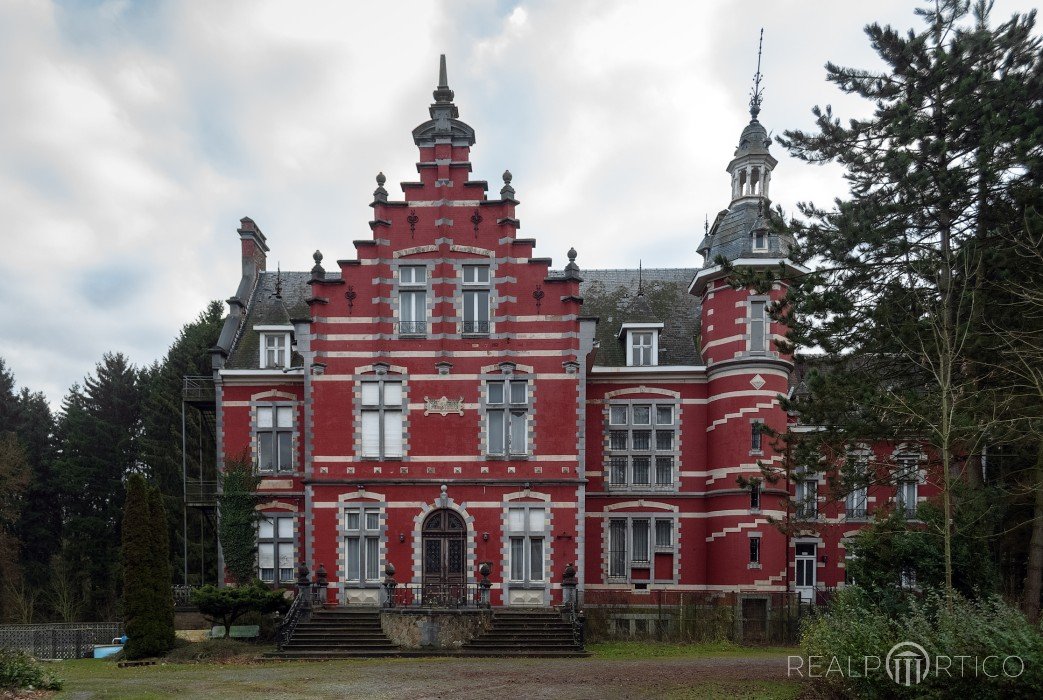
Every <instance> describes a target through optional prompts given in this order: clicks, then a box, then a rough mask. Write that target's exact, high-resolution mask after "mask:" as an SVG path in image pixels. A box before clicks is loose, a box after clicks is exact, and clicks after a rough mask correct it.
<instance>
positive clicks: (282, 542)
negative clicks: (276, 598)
mask: <svg viewBox="0 0 1043 700" xmlns="http://www.w3.org/2000/svg"><path fill="white" fill-rule="evenodd" d="M294 520H295V518H294V516H292V515H262V516H261V519H260V521H258V524H257V578H259V579H261V581H263V582H264V583H269V584H279V583H293V582H294V581H295V580H296V577H295V575H294V568H295V565H294V562H295V561H296V554H297V537H296V532H295V528H294V522H293V521H294ZM283 523H288V524H289V530H290V532H289V534H288V535H284V534H280V530H281V528H282V524H283ZM268 525H270V526H271V528H272V533H271V536H270V537H268V536H263V534H262V530H264V529H266V526H268ZM267 545H271V547H272V566H271V567H264V568H262V567H261V558H262V556H263V555H262V550H263V548H264V547H265V546H267ZM286 548H289V550H290V566H289V567H288V568H287V567H282V566H279V559H280V558H281V555H282V554H283V553H284V550H285V549H286ZM268 568H270V569H271V571H272V575H271V576H266V575H265V570H266V569H268Z"/></svg>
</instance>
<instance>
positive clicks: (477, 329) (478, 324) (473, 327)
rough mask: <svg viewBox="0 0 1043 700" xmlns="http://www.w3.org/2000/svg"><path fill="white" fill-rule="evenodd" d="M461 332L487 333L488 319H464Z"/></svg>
mask: <svg viewBox="0 0 1043 700" xmlns="http://www.w3.org/2000/svg"><path fill="white" fill-rule="evenodd" d="M462 332H463V333H468V334H471V335H487V334H488V333H489V322H488V321H464V322H463V330H462Z"/></svg>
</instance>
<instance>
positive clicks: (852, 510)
mask: <svg viewBox="0 0 1043 700" xmlns="http://www.w3.org/2000/svg"><path fill="white" fill-rule="evenodd" d="M845 517H846V518H847V519H848V520H865V519H866V518H867V517H869V510H868V509H867V508H866V507H865V506H847V508H846V510H845Z"/></svg>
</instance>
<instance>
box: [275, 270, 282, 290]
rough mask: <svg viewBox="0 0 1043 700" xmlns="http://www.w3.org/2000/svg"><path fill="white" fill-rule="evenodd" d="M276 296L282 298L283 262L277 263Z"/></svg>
mask: <svg viewBox="0 0 1043 700" xmlns="http://www.w3.org/2000/svg"><path fill="white" fill-rule="evenodd" d="M275 298H276V299H282V263H276V264H275Z"/></svg>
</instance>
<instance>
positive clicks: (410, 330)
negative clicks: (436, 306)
mask: <svg viewBox="0 0 1043 700" xmlns="http://www.w3.org/2000/svg"><path fill="white" fill-rule="evenodd" d="M398 334H399V335H427V321H399V322H398Z"/></svg>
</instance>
